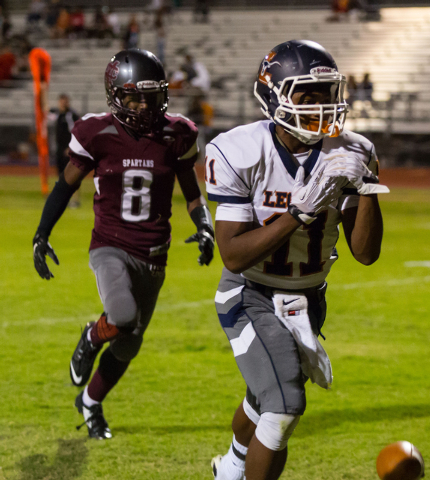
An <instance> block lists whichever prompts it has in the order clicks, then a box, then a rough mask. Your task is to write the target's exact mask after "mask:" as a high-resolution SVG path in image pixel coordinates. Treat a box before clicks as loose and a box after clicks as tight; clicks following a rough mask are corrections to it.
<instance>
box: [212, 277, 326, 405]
mask: <svg viewBox="0 0 430 480" xmlns="http://www.w3.org/2000/svg"><path fill="white" fill-rule="evenodd" d="M325 289H326V285H325V284H322V285H320V286H318V287H315V288H312V289H304V290H301V292H302V293H305V295H306V297H307V299H308V303H309V317H310V321H311V325H312V328H313V330H314V331H315V333H316V334H317V333H319V332H320V329H321V327H322V325H323V323H324V320H325V314H326V303H325ZM220 294H221V295H220ZM218 295H219V297H218V298H219V301H218V302H217V300H215V302H216V303H215V305H216V309H217V313H218V317H219V320H220V323H221V326H222V327H223V329H224V332H225V333H226V335H227V338H228V339H229V341H230V343H231V344H232V346H233V343H234V344H235V345H236V351H235V352H234V354H235V360H236V363H237V365H238V367H239V370H240V372H241V373H242V376H243V378H244V380H245V382H246V385H247V387H248V389H247V395H246V398H247V400H248V402H249V403H250V405H251V406H252V407H253V408H254V410H255V411H256V412H257V413H258V414H261V413H264V412H271V413H283V414H290V415H302V414H303V413H304V411H305V408H306V395H305V382H306V380H307V378H306V377H304V375H303V373H302V369H301V364H300V355H299V351H298V348H297V344H296V342H295V340H294V338H293V336H292V335H291V333H290V331H289V330H288V329H287V328H286V327H285V326H284V325H283V324H282V323H281V322H280V320H279V319H278V317H277V316H276V315H275V309H274V305H273V301H272V296H273V289H272V288H270V287H266V286H264V285H260V284H257V283H255V282H251V281H249V280H245V278H243V277H242V276H241V275H236V274H234V273H231V272H229V271H228V270H227V269H225V268H224V270H223V273H222V277H221V281H220V283H219V285H218V293H217V296H218Z"/></svg>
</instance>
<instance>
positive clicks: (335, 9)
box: [327, 0, 350, 22]
mask: <svg viewBox="0 0 430 480" xmlns="http://www.w3.org/2000/svg"><path fill="white" fill-rule="evenodd" d="M349 4H350V0H332V4H331V11H332V14H331V16H330V17H328V18H327V21H328V22H339V21H341V20H347V19H348V12H349Z"/></svg>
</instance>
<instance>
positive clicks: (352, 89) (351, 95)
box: [346, 75, 358, 107]
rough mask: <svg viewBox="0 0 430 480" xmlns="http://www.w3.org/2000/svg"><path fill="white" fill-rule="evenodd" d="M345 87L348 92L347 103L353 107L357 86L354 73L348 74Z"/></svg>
mask: <svg viewBox="0 0 430 480" xmlns="http://www.w3.org/2000/svg"><path fill="white" fill-rule="evenodd" d="M346 89H347V93H348V104H349V105H350V106H351V107H353V104H354V102H355V101H356V100H357V93H358V86H357V82H356V80H355V77H354V75H349V77H348V80H347V83H346Z"/></svg>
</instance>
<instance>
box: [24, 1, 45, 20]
mask: <svg viewBox="0 0 430 480" xmlns="http://www.w3.org/2000/svg"><path fill="white" fill-rule="evenodd" d="M45 10H46V5H45V2H44V1H43V0H31V3H30V6H29V8H28V14H27V22H28V23H29V24H30V25H38V24H39V22H40V20H41V19H42V17H44V15H45Z"/></svg>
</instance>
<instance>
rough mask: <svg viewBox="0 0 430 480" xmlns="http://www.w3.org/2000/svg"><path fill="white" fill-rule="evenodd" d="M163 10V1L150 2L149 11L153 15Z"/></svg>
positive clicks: (154, 0)
mask: <svg viewBox="0 0 430 480" xmlns="http://www.w3.org/2000/svg"><path fill="white" fill-rule="evenodd" d="M163 8H164V0H152V2H151V4H150V6H149V9H150V10H152V11H153V12H154V13H157V12H159V11H160V10H163Z"/></svg>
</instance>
